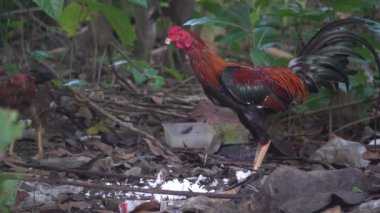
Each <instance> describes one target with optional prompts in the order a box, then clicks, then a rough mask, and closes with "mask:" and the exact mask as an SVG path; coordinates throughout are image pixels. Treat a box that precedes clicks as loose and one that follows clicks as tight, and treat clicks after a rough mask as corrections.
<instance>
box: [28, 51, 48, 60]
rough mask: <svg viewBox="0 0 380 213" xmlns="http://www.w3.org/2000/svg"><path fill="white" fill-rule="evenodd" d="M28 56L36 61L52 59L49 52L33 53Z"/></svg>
mask: <svg viewBox="0 0 380 213" xmlns="http://www.w3.org/2000/svg"><path fill="white" fill-rule="evenodd" d="M30 56H32V58H36V59H44V58H52V55H51V54H50V53H49V52H47V51H43V50H36V51H33V52H31V53H30Z"/></svg>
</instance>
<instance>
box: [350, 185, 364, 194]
mask: <svg viewBox="0 0 380 213" xmlns="http://www.w3.org/2000/svg"><path fill="white" fill-rule="evenodd" d="M351 191H352V192H353V193H363V190H362V189H360V188H359V187H357V186H354V187H352V190H351Z"/></svg>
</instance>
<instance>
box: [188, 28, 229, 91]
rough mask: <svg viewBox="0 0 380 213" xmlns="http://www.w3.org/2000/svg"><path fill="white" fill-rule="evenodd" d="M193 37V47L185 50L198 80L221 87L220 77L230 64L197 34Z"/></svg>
mask: <svg viewBox="0 0 380 213" xmlns="http://www.w3.org/2000/svg"><path fill="white" fill-rule="evenodd" d="M191 35H192V38H193V43H192V45H191V47H189V48H186V49H184V50H185V52H186V54H187V55H188V56H189V59H190V63H191V65H192V67H193V68H194V71H195V73H196V76H197V78H198V79H199V80H200V81H201V82H202V83H206V84H207V85H210V86H213V87H219V86H220V83H219V80H218V79H219V76H220V74H221V73H222V72H223V70H224V69H225V68H226V67H227V66H228V65H229V64H228V63H227V62H225V61H224V60H223V59H222V58H220V57H219V56H218V55H216V54H215V53H214V52H212V51H211V50H210V49H209V48H208V47H207V46H206V44H205V42H204V41H203V40H202V39H201V38H200V37H199V36H198V35H197V34H194V33H192V34H191Z"/></svg>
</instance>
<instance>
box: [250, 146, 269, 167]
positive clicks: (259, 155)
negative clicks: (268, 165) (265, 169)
mask: <svg viewBox="0 0 380 213" xmlns="http://www.w3.org/2000/svg"><path fill="white" fill-rule="evenodd" d="M270 144H271V140H269V141H267V143H265V144H262V143H258V145H257V148H256V155H255V160H254V161H253V166H252V170H253V171H257V170H258V169H259V168H260V166H261V164H262V163H263V160H264V157H265V155H266V154H267V152H268V149H269V146H270Z"/></svg>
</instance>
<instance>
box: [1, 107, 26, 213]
mask: <svg viewBox="0 0 380 213" xmlns="http://www.w3.org/2000/svg"><path fill="white" fill-rule="evenodd" d="M17 116H18V113H17V112H16V111H13V110H5V109H1V108H0V151H2V152H4V150H5V149H6V148H7V147H8V146H9V144H10V143H11V142H13V141H14V140H16V139H17V138H19V137H20V136H21V134H22V131H23V126H22V125H21V124H19V123H17ZM16 184H17V181H15V180H7V179H4V178H2V177H1V176H0V211H1V212H9V211H8V208H7V207H9V206H12V205H13V203H14V200H15V194H16Z"/></svg>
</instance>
